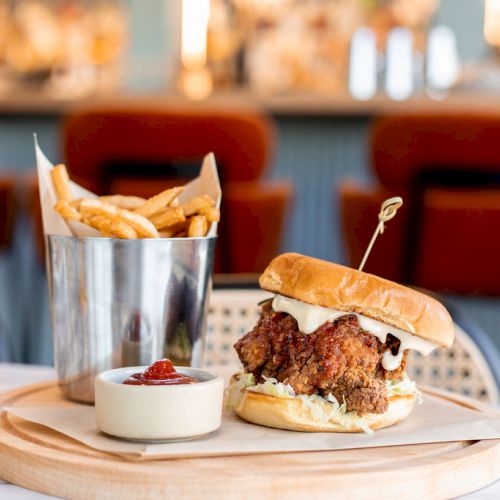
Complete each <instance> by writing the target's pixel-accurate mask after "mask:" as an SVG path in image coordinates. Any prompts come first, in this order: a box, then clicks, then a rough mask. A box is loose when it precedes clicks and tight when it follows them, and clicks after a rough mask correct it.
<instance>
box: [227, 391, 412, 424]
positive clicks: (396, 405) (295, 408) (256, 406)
mask: <svg viewBox="0 0 500 500" xmlns="http://www.w3.org/2000/svg"><path fill="white" fill-rule="evenodd" d="M415 401H416V396H415V395H406V396H391V397H390V398H389V408H388V410H387V411H386V412H385V413H363V414H358V418H359V419H362V422H363V425H360V422H359V420H357V419H355V420H354V421H350V422H346V421H345V419H342V418H341V417H340V416H339V417H336V416H335V415H333V416H330V418H329V417H328V414H329V413H330V412H331V404H330V403H327V402H326V401H324V400H321V399H317V400H315V401H312V402H310V403H308V404H305V403H304V402H303V400H302V399H301V398H299V397H288V398H279V397H276V396H269V395H267V394H262V393H259V392H254V391H249V390H245V391H244V394H243V397H242V399H241V401H240V402H239V404H238V405H237V406H236V408H235V413H236V414H237V415H238V416H239V417H240V418H242V419H243V420H246V421H247V422H250V423H252V424H257V425H263V426H265V427H273V428H275V429H285V430H290V431H305V432H365V429H366V428H370V429H371V430H373V431H374V430H377V429H383V428H384V427H389V426H391V425H394V424H397V423H398V422H401V420H404V419H405V418H406V417H407V416H408V415H409V414H410V412H411V411H412V409H413V406H414V405H415Z"/></svg>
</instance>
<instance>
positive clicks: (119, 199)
mask: <svg viewBox="0 0 500 500" xmlns="http://www.w3.org/2000/svg"><path fill="white" fill-rule="evenodd" d="M99 199H100V200H101V201H105V202H107V203H111V205H115V206H116V207H119V208H125V209H126V210H135V209H136V208H139V207H140V206H142V205H144V203H145V202H146V198H141V197H140V196H125V195H123V194H110V195H107V196H99Z"/></svg>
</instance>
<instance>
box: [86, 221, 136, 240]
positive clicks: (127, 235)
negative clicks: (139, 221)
mask: <svg viewBox="0 0 500 500" xmlns="http://www.w3.org/2000/svg"><path fill="white" fill-rule="evenodd" d="M83 222H85V223H86V224H88V225H89V226H91V227H93V228H95V229H98V230H99V231H101V233H102V234H103V236H107V237H110V238H122V239H127V240H134V239H136V238H137V232H136V231H135V230H134V229H133V228H132V227H130V226H129V225H128V224H126V223H125V222H122V221H120V220H113V219H110V218H109V217H106V216H104V215H96V216H94V217H90V218H86V219H84V220H83Z"/></svg>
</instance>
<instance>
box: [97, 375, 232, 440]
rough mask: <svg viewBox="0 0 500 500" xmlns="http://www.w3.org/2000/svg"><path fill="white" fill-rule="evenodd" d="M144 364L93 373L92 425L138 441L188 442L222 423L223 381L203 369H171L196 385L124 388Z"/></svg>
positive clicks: (113, 434) (109, 432) (215, 428)
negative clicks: (189, 378) (94, 420)
mask: <svg viewBox="0 0 500 500" xmlns="http://www.w3.org/2000/svg"><path fill="white" fill-rule="evenodd" d="M146 368H147V366H132V367H127V368H117V369H115V370H109V371H106V372H103V373H100V374H99V375H97V377H96V379H95V410H96V421H97V427H98V428H99V429H100V430H101V431H102V432H105V433H106V434H110V435H112V436H116V437H120V438H124V439H131V440H139V441H153V440H155V441H157V440H161V441H168V440H183V439H193V438H196V437H200V436H203V435H206V434H208V433H210V432H213V431H215V430H217V429H218V428H219V427H220V425H221V418H222V400H223V393H224V380H223V378H222V377H218V376H216V375H213V374H211V373H209V372H207V371H205V370H199V369H197V368H187V367H179V366H178V367H176V370H177V371H179V372H181V373H184V374H185V375H189V376H190V377H193V378H195V379H196V380H198V382H197V383H196V384H179V385H163V386H162V385H160V386H152V385H127V384H123V381H124V380H126V379H127V378H128V377H129V376H130V375H132V374H134V373H138V372H144V370H145V369H146Z"/></svg>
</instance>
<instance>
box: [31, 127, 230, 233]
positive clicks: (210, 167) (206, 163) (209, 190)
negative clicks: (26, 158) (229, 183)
mask: <svg viewBox="0 0 500 500" xmlns="http://www.w3.org/2000/svg"><path fill="white" fill-rule="evenodd" d="M35 156H36V169H37V173H38V186H39V191H40V203H41V207H42V221H43V232H44V234H45V235H48V234H52V235H60V236H76V237H79V238H83V237H91V236H94V237H96V236H97V237H99V236H101V233H100V232H99V231H97V230H96V229H94V228H92V227H89V226H87V225H86V224H82V223H80V222H78V221H66V220H65V219H64V218H63V217H61V216H60V215H59V214H58V213H57V212H56V211H55V210H54V205H55V204H56V202H57V197H56V193H55V189H54V185H53V184H52V178H51V175H50V171H51V169H52V168H54V165H52V163H51V162H50V161H49V160H48V159H47V157H46V156H45V154H44V153H43V151H42V150H41V148H40V146H39V145H38V141H37V138H36V135H35ZM71 189H72V191H73V195H74V197H75V198H96V197H97V195H96V194H94V193H92V192H90V191H88V190H87V189H84V188H83V187H81V186H80V185H78V184H76V183H75V182H72V181H71ZM203 194H207V195H209V196H210V197H211V198H212V199H214V200H215V206H216V207H217V208H220V203H221V196H222V190H221V187H220V181H219V174H218V172H217V164H216V162H215V156H214V155H213V153H209V154H207V155H206V156H205V158H204V159H203V162H202V165H201V169H200V174H199V176H198V177H196V179H193V180H192V181H191V182H189V183H187V184H186V185H185V190H184V192H183V193H182V195H181V196H179V199H180V201H181V202H183V201H186V200H189V199H190V198H193V197H195V196H200V195H203ZM217 226H218V224H217V223H212V224H211V225H210V230H209V232H208V234H207V236H215V235H216V234H217Z"/></svg>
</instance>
